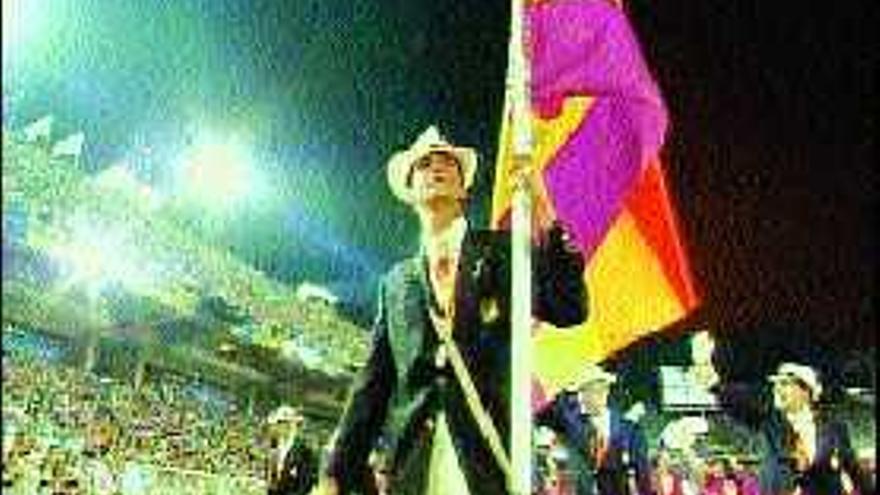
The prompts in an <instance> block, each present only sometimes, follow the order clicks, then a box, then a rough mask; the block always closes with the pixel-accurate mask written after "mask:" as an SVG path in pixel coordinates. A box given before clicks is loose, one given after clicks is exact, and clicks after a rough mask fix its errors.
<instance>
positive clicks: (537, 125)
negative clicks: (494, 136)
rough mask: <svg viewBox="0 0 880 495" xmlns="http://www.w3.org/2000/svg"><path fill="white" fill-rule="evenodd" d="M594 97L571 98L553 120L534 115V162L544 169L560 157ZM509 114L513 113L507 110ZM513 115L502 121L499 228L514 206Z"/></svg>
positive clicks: (495, 207)
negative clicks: (511, 202) (559, 152)
mask: <svg viewBox="0 0 880 495" xmlns="http://www.w3.org/2000/svg"><path fill="white" fill-rule="evenodd" d="M595 101H596V99H595V98H593V97H572V98H567V99H566V100H565V102H564V103H563V105H562V111H561V112H559V115H557V116H556V117H553V118H549V119H542V118H540V117H537V116H533V118H532V133H533V134H532V138H533V139H534V143H533V145H534V147H533V149H532V153H533V155H532V163H533V164H534V166H535V168H536V169H537V170H541V171H543V170H544V168H545V167H547V165H548V164H549V163H550V162H551V161H552V160H553V157H554V156H556V152H557V151H558V150H559V149H560V148H561V147H562V146H563V145H565V143H566V142H568V139H569V137H570V136H571V135H572V134H573V133H574V132H575V131H576V130H577V129H578V127H580V125H581V123H582V122H583V121H584V118H585V117H586V115H587V112H589V110H590V108H591V107H592V106H593V103H594V102H595ZM504 114H505V115H507V116H509V115H510V114H509V113H508V112H507V110H505V112H504ZM512 134H513V133H512V129H511V127H510V118H505V119H504V122H502V124H501V143H502V146H500V152H499V154H498V160H497V164H496V167H495V189H494V193H493V194H492V226H493V227H497V226H498V225H499V223H500V222H501V220H502V219H503V218H504V215H505V214H506V213H507V211H508V210H509V209H510V200H511V197H512V196H513V187H512V185H513V184H512V177H511V175H512V174H511V168H512V167H513V160H512V158H513V157H512V156H511V155H512V153H513V144H512V142H511V140H512Z"/></svg>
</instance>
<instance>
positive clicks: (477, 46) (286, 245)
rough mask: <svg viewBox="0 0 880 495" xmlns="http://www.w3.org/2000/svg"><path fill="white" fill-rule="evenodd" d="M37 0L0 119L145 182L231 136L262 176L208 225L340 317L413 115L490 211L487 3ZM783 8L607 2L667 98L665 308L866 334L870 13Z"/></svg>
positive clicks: (389, 254) (845, 340)
mask: <svg viewBox="0 0 880 495" xmlns="http://www.w3.org/2000/svg"><path fill="white" fill-rule="evenodd" d="M35 3H37V4H39V3H41V2H35ZM42 3H43V4H50V3H51V4H52V5H53V8H52V9H49V10H51V11H52V14H51V19H48V20H47V21H46V22H45V24H46V26H45V27H44V29H45V30H44V33H43V35H42V38H40V39H38V41H29V42H28V44H22V45H21V46H20V47H17V48H15V50H13V51H10V49H8V48H7V46H6V43H5V35H4V60H3V76H4V80H3V121H4V125H5V126H11V127H13V128H16V127H20V126H21V125H23V124H24V123H26V122H28V121H31V120H34V119H36V118H38V117H40V116H42V115H44V114H46V113H53V114H54V115H55V117H56V131H55V136H56V137H60V136H63V135H64V134H65V133H66V132H72V131H73V130H76V129H82V130H84V131H85V132H86V134H87V144H86V150H85V153H86V160H87V161H88V162H89V163H90V164H91V166H92V167H93V168H94V169H100V168H102V167H104V166H106V165H108V164H109V163H111V162H113V161H115V160H118V159H120V158H128V159H129V160H130V161H132V162H133V163H136V164H137V165H138V167H139V169H138V172H139V174H140V175H141V176H142V177H143V178H146V179H149V180H152V181H153V182H154V184H156V185H157V187H162V184H163V180H167V177H168V176H170V175H171V173H170V171H169V169H170V168H171V167H172V165H171V163H172V162H173V157H174V156H175V155H176V154H179V153H180V151H181V150H182V149H184V148H185V147H186V145H187V144H188V142H189V140H191V139H192V135H193V134H194V133H195V132H197V129H198V128H199V127H200V126H203V125H211V126H215V127H217V128H223V129H232V130H233V131H235V132H238V133H243V134H245V135H246V136H248V138H249V139H250V140H251V142H252V143H253V146H254V153H255V155H256V157H257V159H258V160H257V161H258V162H259V165H258V166H259V167H261V170H262V171H263V172H264V173H265V174H269V175H270V176H272V177H273V178H274V179H273V181H274V183H275V186H276V187H277V191H276V195H275V196H273V198H272V200H271V201H270V200H268V199H265V200H263V199H258V200H255V201H253V202H252V204H251V205H250V206H249V207H247V208H243V209H241V210H240V211H238V212H237V215H236V216H234V217H232V218H229V219H228V221H227V222H225V229H224V230H223V231H221V232H215V233H214V236H215V239H219V240H222V242H223V243H224V244H226V245H228V246H229V247H230V248H232V249H233V250H234V251H235V252H236V253H238V254H240V255H241V256H243V257H245V258H246V259H248V260H250V261H251V262H253V263H254V264H255V265H257V266H258V267H260V268H262V269H264V270H266V271H267V272H269V273H271V274H273V275H274V276H276V277H277V278H279V279H280V280H283V281H286V282H290V283H298V282H300V281H302V280H312V281H315V282H318V283H323V284H326V285H328V286H330V287H331V288H332V289H333V290H335V291H336V292H337V293H339V294H340V295H341V296H342V297H343V299H344V300H345V301H346V307H347V308H348V309H350V310H351V311H352V312H353V314H354V315H355V316H356V317H357V318H358V319H359V320H360V321H367V320H368V319H369V316H370V314H371V313H372V308H373V303H372V299H373V296H374V287H375V283H376V280H377V277H378V276H379V275H380V274H381V273H382V272H384V270H386V269H387V268H388V267H390V265H391V264H392V263H393V262H394V261H395V260H398V259H400V258H401V257H403V256H405V255H407V254H409V253H410V252H412V250H413V249H414V248H415V243H416V239H417V238H416V224H415V219H414V218H413V217H412V216H411V215H410V214H409V213H408V212H407V210H406V208H405V207H404V206H402V205H400V204H398V203H395V201H394V200H393V199H392V197H391V195H390V193H389V191H388V189H387V187H386V185H385V175H384V161H385V159H386V158H387V157H388V156H389V155H390V153H391V152H392V151H393V150H394V149H396V148H399V147H401V146H404V145H406V144H407V143H408V142H409V141H410V140H412V139H413V138H414V137H415V136H416V135H417V134H418V133H419V132H420V131H421V130H423V129H424V128H425V127H426V126H427V125H429V124H431V123H438V124H440V126H441V128H442V130H443V131H444V132H445V133H446V134H447V135H449V137H451V138H452V139H453V140H455V141H458V142H461V143H463V144H472V145H476V146H477V147H478V148H479V149H480V151H481V155H482V158H483V165H482V168H481V169H480V171H479V175H478V178H477V186H476V189H475V197H474V199H473V204H472V208H473V214H474V223H475V224H477V225H485V224H487V222H488V204H489V200H490V193H491V184H492V170H491V166H490V164H492V163H493V161H494V150H495V146H496V138H497V134H498V123H499V117H500V107H501V103H502V98H503V86H504V72H505V67H506V50H507V46H506V43H507V39H506V37H507V25H508V15H509V12H508V8H509V7H508V5H507V2H506V1H495V0H492V1H480V2H465V1H450V0H432V1H413V0H408V1H404V0H399V1H382V2H377V1H372V0H333V1H328V0H314V1H305V0H297V1H282V0H257V1H233V0H221V1H208V0H202V1H197V0H183V1H179V2H146V1H144V2H130V1H118V2H105V1H97V0H88V1H80V2H76V3H75V4H76V7H75V8H74V7H73V4H74V2H72V1H68V0H55V1H54V2H49V1H48V0H46V1H44V2H42ZM791 4H792V5H791V6H790V7H789V8H788V9H786V10H784V11H781V10H780V7H781V6H780V5H778V4H777V2H758V1H736V2H731V1H729V0H709V1H691V2H676V1H671V0H666V1H662V2H658V1H647V0H633V1H630V2H627V7H626V8H627V10H628V12H629V13H630V16H631V18H632V20H633V25H634V29H635V30H636V32H637V33H638V36H639V38H640V39H641V41H642V46H643V50H644V53H645V56H646V57H647V59H648V63H649V66H650V67H651V68H652V69H653V71H654V74H655V76H656V78H657V80H658V83H659V85H660V87H661V90H662V92H663V94H664V97H665V99H666V103H667V105H668V107H669V110H670V114H671V126H670V129H669V133H668V138H667V144H666V147H665V150H664V154H663V158H664V161H665V165H666V170H667V173H668V181H669V184H670V188H671V192H672V194H673V196H674V198H673V200H674V202H675V203H676V204H677V206H678V212H679V217H680V221H681V229H682V234H683V237H684V242H685V245H686V249H687V252H688V254H689V256H690V262H691V264H692V268H693V272H694V276H695V279H696V282H697V285H698V288H699V291H700V293H701V294H702V296H703V300H704V303H703V306H702V307H701V309H700V310H698V311H697V313H695V314H694V315H693V316H692V317H691V318H689V319H688V321H686V322H684V323H683V324H682V325H679V327H681V328H685V327H688V328H693V327H696V326H705V327H708V328H711V329H715V330H717V331H718V332H720V333H722V334H729V335H742V334H743V333H744V332H751V333H753V334H754V335H758V336H762V337H761V339H763V341H765V342H772V343H775V344H778V343H779V342H780V341H790V340H792V339H789V338H788V337H787V336H791V337H793V339H794V340H797V341H810V342H818V343H819V344H823V345H824V344H833V345H834V346H838V347H840V346H842V347H845V348H853V347H858V346H864V345H870V346H873V345H874V343H875V340H874V337H873V328H874V324H875V315H874V308H873V299H874V297H873V296H874V285H873V280H874V275H875V270H876V265H875V262H874V256H873V253H874V247H875V238H874V235H873V233H872V229H871V228H870V227H871V225H872V223H873V210H874V208H873V206H874V202H875V199H874V198H875V188H876V175H875V164H874V159H873V158H874V157H873V133H874V132H872V131H873V127H874V124H873V115H872V113H871V112H869V110H868V102H869V101H870V100H872V98H871V97H872V96H873V94H872V93H873V87H874V83H875V81H874V60H875V56H874V49H873V47H874V45H873V43H871V42H870V40H869V39H868V35H869V29H873V28H874V27H875V26H876V22H874V21H875V20H876V16H874V15H873V14H874V10H876V9H875V8H873V3H869V2H862V4H864V5H861V4H857V3H856V2H845V3H842V4H839V5H838V4H835V5H834V9H833V10H832V9H830V8H829V5H830V4H824V7H825V8H822V9H818V8H814V7H812V6H811V5H810V4H809V3H805V2H791ZM5 5H7V4H6V2H4V6H5ZM7 15H8V12H6V11H4V21H5V20H6V18H7ZM4 26H5V22H4ZM783 336H784V337H783ZM775 344H774V345H775Z"/></svg>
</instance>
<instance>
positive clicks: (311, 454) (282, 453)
mask: <svg viewBox="0 0 880 495" xmlns="http://www.w3.org/2000/svg"><path fill="white" fill-rule="evenodd" d="M304 421H305V417H304V416H303V415H302V413H300V411H299V410H297V409H295V408H293V407H290V406H281V407H279V408H278V409H276V410H275V411H274V412H273V413H272V414H271V415H270V416H269V418H268V420H267V423H268V427H269V445H270V448H271V450H270V455H269V459H268V463H267V466H266V486H267V492H266V493H268V494H269V495H305V494H307V493H309V491H310V490H311V489H312V487H313V486H314V485H315V484H316V482H317V479H318V457H317V455H316V454H315V451H314V449H313V448H312V447H311V446H310V445H309V444H308V443H307V442H306V441H305V439H304V438H303V436H302V435H301V434H300V431H301V426H302V424H303V422H304Z"/></svg>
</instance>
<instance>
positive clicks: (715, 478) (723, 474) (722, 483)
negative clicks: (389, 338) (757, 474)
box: [700, 457, 761, 495]
mask: <svg viewBox="0 0 880 495" xmlns="http://www.w3.org/2000/svg"><path fill="white" fill-rule="evenodd" d="M760 493H761V490H760V487H759V484H758V483H757V481H756V480H755V479H754V476H752V475H751V474H750V473H749V472H748V471H746V470H745V469H743V467H742V466H741V465H740V464H739V463H738V462H737V460H736V457H717V458H715V459H712V461H711V462H710V463H709V467H708V472H707V473H706V476H705V478H704V481H703V489H702V490H701V491H700V495H760Z"/></svg>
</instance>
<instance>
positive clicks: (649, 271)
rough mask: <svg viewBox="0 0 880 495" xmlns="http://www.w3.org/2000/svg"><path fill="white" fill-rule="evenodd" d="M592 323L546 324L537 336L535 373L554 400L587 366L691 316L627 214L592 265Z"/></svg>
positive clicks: (589, 278) (589, 280) (589, 281)
mask: <svg viewBox="0 0 880 495" xmlns="http://www.w3.org/2000/svg"><path fill="white" fill-rule="evenodd" d="M585 280H586V283H587V287H588V290H589V294H590V305H589V310H590V314H589V318H588V320H587V321H586V323H584V324H583V325H580V326H578V327H575V328H567V329H565V330H559V329H554V328H553V327H552V326H550V325H546V324H542V326H543V328H541V329H540V330H539V331H538V332H536V336H535V346H534V349H535V373H536V375H537V377H538V379H539V380H540V382H541V383H542V385H543V386H544V390H545V391H546V393H547V394H548V395H552V394H554V393H556V392H557V391H558V390H559V389H560V388H562V387H564V386H566V385H568V384H569V382H570V381H571V380H573V379H574V376H575V374H576V373H578V372H579V371H580V370H581V369H582V368H583V364H584V363H586V362H594V363H597V362H599V361H602V360H603V359H605V358H607V357H609V355H611V354H612V353H614V352H615V351H617V350H620V349H622V348H624V347H626V346H627V345H629V344H631V343H632V342H634V341H636V340H638V339H639V338H640V337H643V336H645V335H647V334H649V333H652V332H654V331H656V330H658V329H659V328H660V327H663V326H666V325H668V324H669V322H672V321H675V320H678V319H679V318H681V317H683V316H684V315H685V308H684V307H683V306H682V305H681V302H680V301H679V300H678V297H677V296H676V294H675V291H674V289H673V287H672V286H671V285H670V284H669V282H668V281H667V280H666V276H665V275H664V273H663V269H662V267H661V265H660V261H659V260H658V259H657V257H656V256H655V255H654V252H653V250H652V249H651V247H650V246H649V245H648V244H647V243H646V242H645V240H644V238H643V237H642V235H641V233H640V232H639V230H638V228H637V226H636V224H635V221H634V220H633V218H632V216H631V215H630V213H629V212H628V211H623V212H622V213H621V214H620V216H619V217H618V219H617V220H616V221H615V223H614V225H613V226H612V227H611V229H610V230H609V232H608V234H607V236H606V237H605V239H604V240H603V241H602V244H600V245H599V248H598V249H597V251H596V252H595V254H594V255H593V258H592V260H591V261H590V263H589V265H588V266H587V270H586V274H585Z"/></svg>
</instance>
